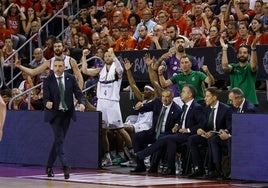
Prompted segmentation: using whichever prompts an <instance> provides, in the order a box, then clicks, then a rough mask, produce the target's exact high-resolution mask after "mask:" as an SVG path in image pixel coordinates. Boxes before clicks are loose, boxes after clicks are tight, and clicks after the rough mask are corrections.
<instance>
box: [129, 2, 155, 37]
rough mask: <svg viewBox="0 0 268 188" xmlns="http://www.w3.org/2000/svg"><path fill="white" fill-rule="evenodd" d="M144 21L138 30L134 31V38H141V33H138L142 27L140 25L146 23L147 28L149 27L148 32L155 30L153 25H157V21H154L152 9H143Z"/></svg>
mask: <svg viewBox="0 0 268 188" xmlns="http://www.w3.org/2000/svg"><path fill="white" fill-rule="evenodd" d="M140 1H145V0H140ZM141 18H142V21H141V22H140V23H139V24H138V25H137V27H136V30H135V32H134V35H133V37H134V39H135V40H136V41H138V40H139V33H138V29H139V27H140V25H146V27H147V29H148V33H149V34H151V33H152V31H153V27H154V26H155V25H156V23H155V22H154V21H153V19H152V12H151V10H150V9H148V8H147V9H144V10H143V11H142V17H141Z"/></svg>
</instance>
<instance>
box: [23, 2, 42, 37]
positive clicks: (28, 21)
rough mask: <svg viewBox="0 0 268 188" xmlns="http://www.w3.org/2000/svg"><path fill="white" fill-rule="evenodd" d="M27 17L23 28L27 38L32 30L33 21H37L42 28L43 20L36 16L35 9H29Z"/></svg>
mask: <svg viewBox="0 0 268 188" xmlns="http://www.w3.org/2000/svg"><path fill="white" fill-rule="evenodd" d="M25 16H26V19H25V20H22V28H23V31H24V33H25V35H26V36H27V35H28V34H29V32H30V30H31V24H32V21H37V22H38V24H39V25H40V26H41V19H40V18H39V17H38V16H37V15H36V12H35V9H34V7H29V8H28V10H27V12H26V15H25Z"/></svg>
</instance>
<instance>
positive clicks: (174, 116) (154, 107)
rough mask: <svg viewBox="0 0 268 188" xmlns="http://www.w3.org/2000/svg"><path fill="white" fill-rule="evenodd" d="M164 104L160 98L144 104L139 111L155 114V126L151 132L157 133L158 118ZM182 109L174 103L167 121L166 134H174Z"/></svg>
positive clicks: (153, 125)
mask: <svg viewBox="0 0 268 188" xmlns="http://www.w3.org/2000/svg"><path fill="white" fill-rule="evenodd" d="M162 106H163V103H162V101H161V99H160V98H156V99H155V100H153V101H152V102H149V103H146V104H144V106H143V107H141V108H140V109H139V110H138V111H139V112H150V111H152V112H153V124H152V128H151V129H150V130H152V131H154V132H155V128H156V124H157V120H158V117H159V115H160V112H161V109H162ZM181 113H182V109H181V108H180V107H179V106H178V105H177V104H176V103H175V102H172V105H171V107H170V110H169V113H168V116H167V121H166V125H165V133H167V134H169V133H172V128H173V127H174V125H175V124H176V123H177V124H179V122H180V118H181Z"/></svg>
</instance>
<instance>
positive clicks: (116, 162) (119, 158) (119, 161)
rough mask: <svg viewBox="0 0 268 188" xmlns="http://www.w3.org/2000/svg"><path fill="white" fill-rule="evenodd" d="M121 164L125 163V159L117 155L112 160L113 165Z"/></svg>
mask: <svg viewBox="0 0 268 188" xmlns="http://www.w3.org/2000/svg"><path fill="white" fill-rule="evenodd" d="M123 162H126V159H124V158H122V157H120V156H119V155H118V156H116V157H115V158H114V159H113V160H112V163H113V165H120V164H121V163H123Z"/></svg>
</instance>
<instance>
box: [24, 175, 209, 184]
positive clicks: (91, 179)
mask: <svg viewBox="0 0 268 188" xmlns="http://www.w3.org/2000/svg"><path fill="white" fill-rule="evenodd" d="M19 178H37V179H53V180H57V181H58V180H61V181H66V180H64V178H63V174H55V177H53V178H48V177H47V176H46V175H38V176H20V177H19ZM115 180H116V181H115ZM68 181H71V182H82V183H94V184H109V185H125V186H148V185H168V184H186V183H205V182H213V181H210V180H195V179H185V178H179V177H174V178H171V177H153V176H142V175H128V174H114V173H73V174H72V173H71V174H70V179H69V180H68Z"/></svg>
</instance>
